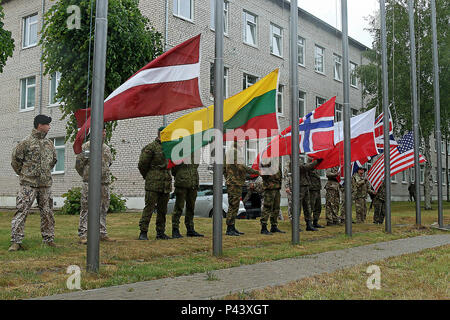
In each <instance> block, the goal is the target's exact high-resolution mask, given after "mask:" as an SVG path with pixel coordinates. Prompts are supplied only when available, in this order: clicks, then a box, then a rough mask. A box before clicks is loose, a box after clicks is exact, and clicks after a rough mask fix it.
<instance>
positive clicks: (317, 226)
mask: <svg viewBox="0 0 450 320" xmlns="http://www.w3.org/2000/svg"><path fill="white" fill-rule="evenodd" d="M313 227H314V228H325V227H324V226H321V225H320V224H319V220H314V222H313Z"/></svg>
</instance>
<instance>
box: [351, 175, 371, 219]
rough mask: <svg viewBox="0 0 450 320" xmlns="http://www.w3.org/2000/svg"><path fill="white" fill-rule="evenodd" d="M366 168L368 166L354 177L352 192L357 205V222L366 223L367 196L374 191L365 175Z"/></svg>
mask: <svg viewBox="0 0 450 320" xmlns="http://www.w3.org/2000/svg"><path fill="white" fill-rule="evenodd" d="M366 170H367V169H366V168H363V167H361V168H359V169H358V172H357V173H355V174H354V175H353V177H352V194H353V199H355V206H356V223H364V222H365V221H366V214H367V206H366V198H367V194H368V193H373V191H372V190H371V188H370V183H369V181H368V180H367V178H366V177H365V176H364V172H365V171H366Z"/></svg>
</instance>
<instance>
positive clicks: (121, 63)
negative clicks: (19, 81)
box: [40, 0, 163, 141]
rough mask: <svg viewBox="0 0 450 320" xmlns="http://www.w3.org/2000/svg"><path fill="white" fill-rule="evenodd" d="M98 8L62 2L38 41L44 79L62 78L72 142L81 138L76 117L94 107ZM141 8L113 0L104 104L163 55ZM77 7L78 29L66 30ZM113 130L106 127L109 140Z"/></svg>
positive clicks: (88, 0) (86, 1) (81, 0)
mask: <svg viewBox="0 0 450 320" xmlns="http://www.w3.org/2000/svg"><path fill="white" fill-rule="evenodd" d="M95 2H96V1H92V0H59V1H58V2H57V3H56V4H55V5H53V6H52V7H51V8H50V9H49V11H48V12H47V13H46V15H45V23H44V26H43V29H42V36H41V40H40V44H41V45H42V47H43V57H42V60H43V62H44V65H45V74H53V73H55V72H57V71H58V72H60V73H61V80H60V82H59V86H58V92H57V94H56V99H60V101H61V110H62V113H63V116H62V119H65V118H67V125H66V129H67V135H66V140H70V141H74V139H75V136H76V133H77V126H76V119H75V116H74V113H75V111H77V110H78V109H82V108H88V107H90V105H91V95H90V88H91V87H92V72H93V52H94V29H95ZM138 4H139V1H138V0H109V6H108V40H107V53H106V76H105V98H106V97H107V96H108V95H109V94H110V93H111V92H113V91H114V90H115V89H116V88H117V87H119V86H120V85H121V84H122V83H123V82H125V81H126V80H127V79H128V78H129V77H131V76H132V75H133V74H134V73H136V72H137V71H138V70H139V69H140V68H142V67H143V66H144V65H146V64H147V63H148V62H150V61H151V60H153V59H154V58H155V57H157V56H158V55H160V54H161V53H162V52H163V44H162V35H161V33H160V32H158V31H156V30H155V28H154V27H152V25H151V24H150V21H149V19H148V18H147V17H145V16H143V15H142V14H141V12H140V10H139V8H138ZM73 5H76V6H78V8H80V13H81V16H80V18H81V21H80V22H81V23H80V25H79V28H69V27H68V21H70V19H72V15H73V14H75V13H74V12H73V11H70V10H69V12H68V8H69V7H70V6H73ZM91 13H92V15H91ZM89 52H90V54H89ZM89 57H90V59H89ZM89 60H90V61H89ZM88 66H89V77H88ZM115 126H116V122H113V123H108V124H107V140H109V139H110V137H111V132H112V130H113V129H114V128H115Z"/></svg>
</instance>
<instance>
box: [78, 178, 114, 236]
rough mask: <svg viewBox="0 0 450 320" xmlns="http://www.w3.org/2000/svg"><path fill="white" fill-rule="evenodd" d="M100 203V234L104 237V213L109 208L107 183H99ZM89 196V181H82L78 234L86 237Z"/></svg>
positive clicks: (105, 232)
mask: <svg viewBox="0 0 450 320" xmlns="http://www.w3.org/2000/svg"><path fill="white" fill-rule="evenodd" d="M100 192H101V203H100V236H101V237H106V236H107V235H108V233H107V231H106V215H107V213H108V209H109V200H110V191H109V184H102V185H101V191H100ZM88 197H89V183H88V182H84V183H83V187H82V188H81V210H80V221H79V223H78V236H79V237H87V230H88V201H89V199H88Z"/></svg>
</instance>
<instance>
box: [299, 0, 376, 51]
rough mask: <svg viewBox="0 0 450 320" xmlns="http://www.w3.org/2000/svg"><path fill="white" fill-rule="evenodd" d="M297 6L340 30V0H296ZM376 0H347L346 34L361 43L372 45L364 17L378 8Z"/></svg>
mask: <svg viewBox="0 0 450 320" xmlns="http://www.w3.org/2000/svg"><path fill="white" fill-rule="evenodd" d="M298 6H299V7H300V8H302V9H304V10H306V11H308V12H309V13H311V14H313V15H315V16H316V17H318V18H319V19H321V20H323V21H325V22H326V23H328V24H329V25H331V26H333V27H335V28H337V29H339V30H341V0H298ZM379 6H380V5H379V2H378V0H347V11H348V13H347V15H348V34H349V36H350V37H352V38H353V39H355V40H358V41H359V42H361V43H362V44H364V45H366V46H368V47H369V48H371V47H372V37H371V35H370V34H369V32H368V31H366V30H364V29H365V28H367V27H368V25H369V24H368V22H367V21H366V20H365V19H364V18H365V17H368V16H369V15H373V14H374V13H375V12H376V11H377V10H378V9H379Z"/></svg>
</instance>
